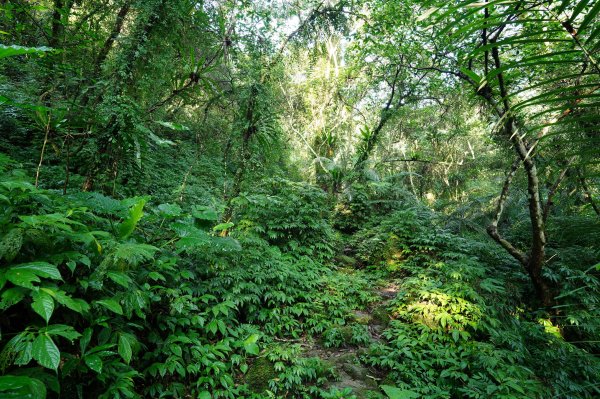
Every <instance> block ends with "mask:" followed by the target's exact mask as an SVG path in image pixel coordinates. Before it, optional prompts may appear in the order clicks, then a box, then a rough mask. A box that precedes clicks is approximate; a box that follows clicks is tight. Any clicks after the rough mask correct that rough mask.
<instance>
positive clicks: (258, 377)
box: [246, 357, 277, 392]
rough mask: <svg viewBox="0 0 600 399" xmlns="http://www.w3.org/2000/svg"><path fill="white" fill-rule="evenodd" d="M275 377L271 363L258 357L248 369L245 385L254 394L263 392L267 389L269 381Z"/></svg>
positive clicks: (275, 373)
mask: <svg viewBox="0 0 600 399" xmlns="http://www.w3.org/2000/svg"><path fill="white" fill-rule="evenodd" d="M275 377H277V372H276V371H275V366H274V365H273V363H272V362H271V361H269V360H268V359H266V358H264V357H260V358H258V359H256V360H255V361H254V363H252V365H251V366H250V367H249V368H248V372H247V373H246V384H248V386H249V387H250V389H251V390H253V391H254V392H264V391H265V390H267V389H268V388H269V381H271V380H272V379H273V378H275Z"/></svg>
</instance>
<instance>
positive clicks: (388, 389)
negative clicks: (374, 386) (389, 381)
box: [381, 385, 421, 399]
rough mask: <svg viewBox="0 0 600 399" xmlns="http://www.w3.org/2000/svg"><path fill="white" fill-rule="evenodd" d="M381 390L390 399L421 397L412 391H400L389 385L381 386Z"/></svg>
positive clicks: (414, 398)
mask: <svg viewBox="0 0 600 399" xmlns="http://www.w3.org/2000/svg"><path fill="white" fill-rule="evenodd" d="M381 389H382V390H383V392H385V394H386V395H387V396H388V398H390V399H416V398H420V397H421V395H419V394H418V393H416V392H414V391H409V390H406V389H400V388H396V387H392V386H389V385H382V386H381Z"/></svg>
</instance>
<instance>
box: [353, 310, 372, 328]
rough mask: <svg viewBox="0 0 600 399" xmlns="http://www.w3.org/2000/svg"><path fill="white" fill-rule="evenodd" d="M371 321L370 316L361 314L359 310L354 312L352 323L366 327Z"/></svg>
mask: <svg viewBox="0 0 600 399" xmlns="http://www.w3.org/2000/svg"><path fill="white" fill-rule="evenodd" d="M371 320H372V317H371V315H370V314H368V313H366V312H362V311H360V310H355V311H354V321H356V322H357V323H358V324H363V325H367V324H370V323H371Z"/></svg>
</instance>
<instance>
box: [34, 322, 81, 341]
mask: <svg viewBox="0 0 600 399" xmlns="http://www.w3.org/2000/svg"><path fill="white" fill-rule="evenodd" d="M40 332H44V333H46V334H48V335H59V336H61V337H63V338H66V339H68V340H69V341H73V340H74V339H77V338H79V337H81V334H79V333H78V332H77V331H75V329H74V328H73V327H71V326H67V325H65V324H52V325H49V326H48V327H45V328H42V329H40Z"/></svg>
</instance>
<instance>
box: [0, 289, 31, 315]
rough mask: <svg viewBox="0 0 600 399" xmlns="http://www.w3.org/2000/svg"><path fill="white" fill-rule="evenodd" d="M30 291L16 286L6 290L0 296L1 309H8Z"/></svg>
mask: <svg viewBox="0 0 600 399" xmlns="http://www.w3.org/2000/svg"><path fill="white" fill-rule="evenodd" d="M27 292H29V290H26V289H24V288H22V287H14V288H9V289H7V290H5V291H4V292H3V293H2V296H0V310H4V309H7V308H9V307H11V306H13V305H16V304H17V303H19V302H21V301H22V300H23V298H25V294H26V293H27Z"/></svg>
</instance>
